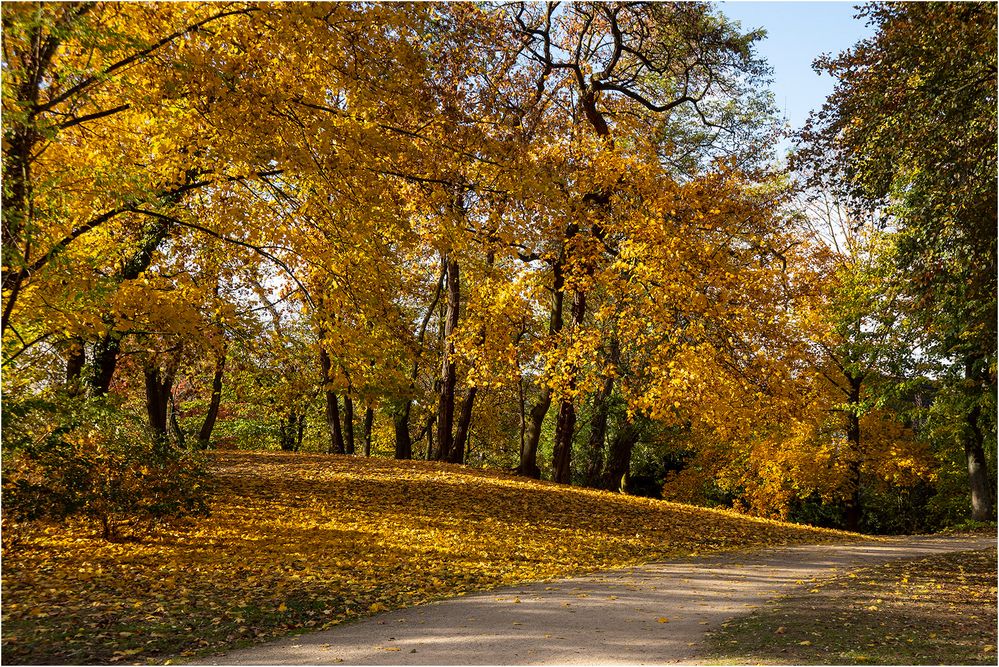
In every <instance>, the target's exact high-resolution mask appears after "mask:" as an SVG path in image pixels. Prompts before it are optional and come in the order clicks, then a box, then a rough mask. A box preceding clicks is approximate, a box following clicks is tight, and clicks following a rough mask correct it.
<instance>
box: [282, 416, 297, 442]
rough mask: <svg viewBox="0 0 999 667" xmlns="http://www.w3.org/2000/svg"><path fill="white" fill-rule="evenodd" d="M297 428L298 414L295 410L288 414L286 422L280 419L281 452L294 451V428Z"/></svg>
mask: <svg viewBox="0 0 999 667" xmlns="http://www.w3.org/2000/svg"><path fill="white" fill-rule="evenodd" d="M297 426H298V414H297V413H296V411H295V410H291V411H290V412H289V413H288V418H287V420H286V419H285V418H284V417H282V418H281V451H283V452H293V451H295V436H296V427H297Z"/></svg>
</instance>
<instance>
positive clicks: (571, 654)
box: [207, 537, 996, 665]
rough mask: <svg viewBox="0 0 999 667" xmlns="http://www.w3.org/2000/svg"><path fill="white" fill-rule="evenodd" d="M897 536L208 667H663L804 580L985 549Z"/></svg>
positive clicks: (269, 648) (625, 580) (398, 618)
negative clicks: (263, 666)
mask: <svg viewBox="0 0 999 667" xmlns="http://www.w3.org/2000/svg"><path fill="white" fill-rule="evenodd" d="M995 543H996V540H995V539H994V538H991V537H975V538H967V537H961V538H958V537H952V538H899V539H890V540H885V541H880V542H867V543H861V544H844V545H816V546H799V547H788V548H783V549H774V550H767V551H762V552H755V553H745V552H742V553H732V554H725V555H721V556H713V557H706V558H698V559H689V560H684V561H677V562H671V563H659V564H652V565H646V566H641V567H633V568H628V569H624V570H614V571H609V572H601V573H595V574H592V575H589V576H585V577H578V578H574V579H563V580H559V581H555V582H542V583H536V584H531V585H526V586H517V587H512V588H505V589H501V590H496V591H492V592H489V593H481V594H477V595H471V596H468V597H463V598H457V599H453V600H447V601H443V602H437V603H434V604H429V605H424V606H421V607H414V608H410V609H405V610H400V611H396V612H392V613H388V614H380V615H378V616H375V617H372V618H370V619H367V620H365V621H361V622H358V623H353V624H348V625H344V626H340V627H337V628H334V629H332V630H328V631H323V632H317V633H313V634H309V635H301V636H299V637H294V638H287V639H283V640H280V641H277V642H274V643H271V644H267V645H262V646H257V647H253V648H249V649H244V650H240V651H234V652H231V653H228V654H226V655H224V656H221V657H218V658H216V659H215V660H208V661H207V662H208V663H209V664H217V665H241V664H275V665H278V664H331V663H341V662H342V663H345V664H371V665H377V664H420V665H445V664H447V665H474V664H553V663H558V664H662V663H676V662H684V661H694V660H696V656H697V644H698V643H699V642H700V641H701V640H702V638H703V636H704V633H705V632H706V631H708V630H711V629H713V628H716V627H718V626H719V625H720V624H721V623H722V622H723V621H725V620H726V619H729V618H732V617H733V616H738V615H741V614H743V613H748V612H749V611H751V610H752V609H754V608H755V607H757V606H759V605H760V604H762V603H764V602H765V601H766V600H768V599H770V598H772V597H774V596H775V595H777V594H778V593H780V592H783V591H785V590H786V589H788V588H789V587H792V586H795V585H803V584H805V583H807V580H809V579H811V578H813V577H824V576H830V575H833V574H836V573H837V572H838V571H839V570H841V569H842V568H849V567H859V566H862V565H868V564H871V563H876V562H883V561H887V560H894V559H900V558H913V557H919V556H926V555H931V554H938V553H947V552H952V551H962V550H968V549H984V548H987V547H990V546H994V545H995Z"/></svg>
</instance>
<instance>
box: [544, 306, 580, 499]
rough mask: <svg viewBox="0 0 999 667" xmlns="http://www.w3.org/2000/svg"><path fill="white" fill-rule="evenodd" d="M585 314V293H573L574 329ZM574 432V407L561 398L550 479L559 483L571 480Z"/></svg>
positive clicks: (572, 374)
mask: <svg viewBox="0 0 999 667" xmlns="http://www.w3.org/2000/svg"><path fill="white" fill-rule="evenodd" d="M585 316H586V294H585V293H583V292H581V291H576V292H574V293H573V299H572V324H573V327H574V328H575V330H577V331H578V330H580V329H581V328H582V325H583V318H584V317H585ZM577 372H578V369H576V368H570V369H569V390H570V391H571V390H574V389H575V388H576V374H577ZM575 432H576V407H575V406H574V405H573V403H572V399H568V398H566V399H563V400H562V402H561V404H560V405H559V412H558V421H556V422H555V443H554V446H553V448H552V481H554V482H559V483H561V484H570V483H571V482H572V468H571V464H572V439H573V436H574V435H575Z"/></svg>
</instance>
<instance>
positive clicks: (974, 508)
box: [962, 359, 993, 521]
mask: <svg viewBox="0 0 999 667" xmlns="http://www.w3.org/2000/svg"><path fill="white" fill-rule="evenodd" d="M974 362H975V360H974V359H972V360H969V361H967V362H966V363H965V371H964V376H965V379H967V380H974V381H976V382H975V384H976V386H978V387H982V386H983V385H984V384H985V382H984V381H983V379H984V378H981V377H976V374H975V371H974V369H975V363H974ZM979 375H981V374H979ZM981 417H982V406H981V405H980V404H976V405H975V406H974V407H973V408H972V409H971V410H970V411H969V412H968V414H967V416H966V417H965V426H966V428H965V429H964V431H963V433H962V440H963V441H964V443H963V444H964V456H965V459H966V460H967V464H968V484H969V486H970V489H971V518H972V519H974V520H975V521H991V520H992V518H993V517H992V489H991V486H992V485H991V484H990V480H989V464H988V459H986V458H985V447H984V444H983V443H984V442H985V435H984V433H983V432H982V425H981V421H980V420H981Z"/></svg>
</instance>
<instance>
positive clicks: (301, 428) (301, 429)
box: [295, 412, 305, 452]
mask: <svg viewBox="0 0 999 667" xmlns="http://www.w3.org/2000/svg"><path fill="white" fill-rule="evenodd" d="M304 435H305V413H304V412H303V413H302V414H300V415H298V437H297V439H296V440H295V451H296V452H297V451H299V450H300V449H302V437H303V436H304Z"/></svg>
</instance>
